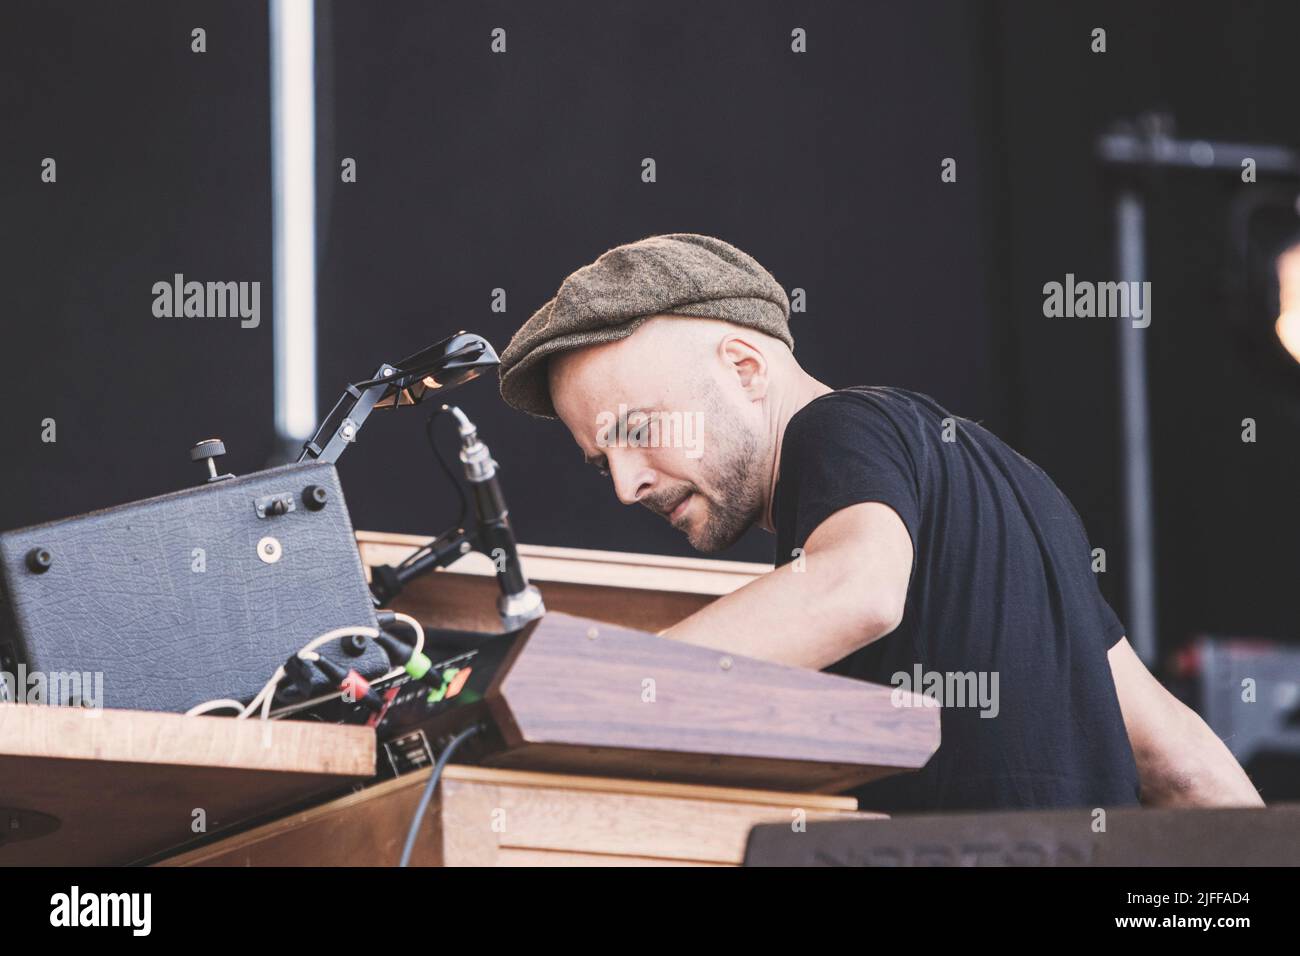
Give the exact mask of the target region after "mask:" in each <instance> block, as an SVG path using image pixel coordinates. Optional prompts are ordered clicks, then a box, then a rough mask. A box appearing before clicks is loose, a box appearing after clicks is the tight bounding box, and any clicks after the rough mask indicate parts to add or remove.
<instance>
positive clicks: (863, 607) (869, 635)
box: [662, 501, 912, 670]
mask: <svg viewBox="0 0 1300 956" xmlns="http://www.w3.org/2000/svg"><path fill="white" fill-rule="evenodd" d="M911 575H912V539H911V536H910V535H909V534H908V533H907V527H906V526H905V525H904V524H903V521H902V519H901V518H899V517H898V514H897V513H896V512H895V511H894V509H892V508H890V507H889V506H888V505H884V504H880V503H878V502H874V501H870V502H863V503H861V504H856V505H851V506H849V507H848V508H843V509H841V510H840V511H837V512H835V514H833V515H831V516H830V517H829V518H827V519H826V520H825V521H823V522H822V523H821V524H820V525H818V527H817V529H816V530H815V531H814V532H813V533H812V534H811V535H810V536H809V537H808V541H807V542H806V544H805V545H804V553H803V556H802V559H800V560H796V561H794V562H792V563H790V564H786V565H783V566H781V567H779V568H777V569H776V570H774V571H771V572H769V573H767V574H765V575H763V576H762V577H760V578H757V579H756V580H754V581H751V582H750V583H749V584H746V585H745V586H744V587H742V588H739V589H737V590H735V591H733V592H732V593H730V594H728V595H725V596H723V597H721V598H719V599H718V600H716V601H714V602H713V603H712V604H710V605H709V606H708V607H705V608H703V609H701V610H699V611H697V612H696V613H694V614H692V615H691V616H690V617H688V618H686V619H685V620H683V621H680V622H678V623H677V624H675V625H673V626H672V627H670V628H668V629H667V630H666V631H663V632H662V633H663V636H664V637H669V638H672V639H674V640H679V641H685V642H686V643H688V644H699V645H702V646H704V647H714V648H717V649H718V650H725V651H731V652H733V653H736V654H743V655H745V656H746V657H757V658H760V659H762V660H767V661H775V662H777V663H780V664H790V665H793V666H796V667H808V668H812V669H816V670H820V669H821V668H823V667H826V666H828V665H830V664H834V663H835V662H836V661H838V660H840V659H842V658H844V657H847V656H848V655H849V654H851V653H852V652H853V651H855V650H857V649H858V648H859V647H862V646H864V645H866V644H869V643H871V642H872V641H874V640H876V639H877V638H879V637H883V636H884V635H886V634H888V633H889V632H890V631H892V630H894V628H896V627H898V625H899V622H900V621H902V619H903V608H904V605H905V604H906V603H907V586H908V582H909V580H910V579H911Z"/></svg>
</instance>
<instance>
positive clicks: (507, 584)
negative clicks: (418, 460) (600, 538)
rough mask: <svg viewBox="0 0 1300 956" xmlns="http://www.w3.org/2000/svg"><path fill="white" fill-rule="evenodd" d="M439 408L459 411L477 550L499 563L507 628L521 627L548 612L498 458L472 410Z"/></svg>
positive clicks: (462, 457) (462, 458) (499, 604)
mask: <svg viewBox="0 0 1300 956" xmlns="http://www.w3.org/2000/svg"><path fill="white" fill-rule="evenodd" d="M441 411H443V412H450V413H451V414H452V415H453V416H455V418H456V422H457V426H458V429H459V432H460V456H459V457H460V461H461V464H462V465H464V467H465V480H466V481H468V482H469V483H470V486H471V488H472V489H473V493H474V512H475V515H476V517H477V522H478V528H477V534H476V538H477V542H476V543H477V545H478V550H479V551H481V552H482V553H483V554H485V555H487V556H488V557H489V558H490V559H491V560H492V563H493V564H494V565H495V566H496V573H497V584H498V586H499V587H500V588H501V594H500V596H498V597H497V613H498V614H499V615H500V616H501V623H502V625H503V626H504V627H505V629H506V630H507V631H515V630H518V629H519V628H521V627H523V626H524V625H525V624H527V623H528V622H529V621H532V620H535V619H536V618H539V617H541V616H542V615H543V614H545V613H546V606H545V605H544V604H543V603H542V594H541V592H540V591H538V590H537V588H535V587H534V586H533V585H531V584H529V583H528V578H527V577H526V576H525V575H524V569H523V565H521V564H520V563H519V549H518V547H517V546H516V542H515V533H514V529H513V528H511V527H510V510H509V508H507V507H506V499H505V495H503V494H502V492H501V484H500V482H498V481H497V463H496V462H495V461H494V460H493V458H492V452H491V451H490V450H489V449H488V446H487V445H486V444H484V443H483V440H482V439H481V438H479V437H478V428H477V427H476V426H475V425H474V423H473V422H472V421H470V420H469V416H468V415H466V414H465V413H464V412H462V411H461V410H460V409H459V408H457V407H456V406H455V405H443V406H442V408H441Z"/></svg>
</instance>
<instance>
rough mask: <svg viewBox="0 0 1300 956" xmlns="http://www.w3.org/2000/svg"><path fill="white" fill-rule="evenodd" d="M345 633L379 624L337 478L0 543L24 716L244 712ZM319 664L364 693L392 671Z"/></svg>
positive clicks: (308, 476) (8, 668)
mask: <svg viewBox="0 0 1300 956" xmlns="http://www.w3.org/2000/svg"><path fill="white" fill-rule="evenodd" d="M353 625H363V626H368V627H375V626H376V620H375V611H374V604H373V601H372V600H371V597H370V591H369V588H368V587H367V585H366V580H365V572H364V570H363V569H362V566H361V558H360V555H359V553H358V551H357V545H356V538H355V536H354V534H353V529H352V520H351V518H350V517H349V515H348V510H347V506H346V504H345V503H344V500H343V491H342V488H341V487H340V485H339V479H338V473H337V472H336V471H335V469H334V466H333V465H331V464H323V463H319V462H308V463H304V464H296V465H286V466H284V467H281V468H272V469H268V470H266V471H261V472H256V473H253V474H249V475H244V476H241V477H238V478H235V477H230V478H224V479H221V480H215V481H211V482H209V483H208V484H205V485H202V486H200V487H197V488H190V489H186V490H183V491H177V492H173V493H171V494H167V495H162V496H160V497H157V498H149V499H146V500H144V501H136V502H132V503H130V504H125V505H120V506H118V507H114V508H108V509H105V510H103V511H96V512H92V513H90V514H86V515H81V516H79V517H75V518H68V519H65V520H62V521H53V522H49V523H47V524H41V525H33V526H32V527H28V528H21V529H18V530H15V531H7V532H4V533H3V534H0V659H2V660H3V661H4V666H3V670H4V671H5V672H6V674H7V675H8V676H7V683H9V685H10V688H11V689H12V690H16V692H17V693H16V699H18V700H20V701H21V700H24V699H27V700H32V698H33V696H34V695H35V694H36V693H37V691H38V689H39V690H40V691H41V692H42V693H43V694H44V695H45V699H44V700H43V701H40V702H44V703H56V704H80V705H82V706H104V707H113V708H132V709H139V710H160V711H185V710H188V709H189V708H191V707H193V706H194V705H195V704H199V703H202V702H203V701H205V700H210V699H213V698H218V697H228V698H233V699H236V700H243V701H246V700H249V699H251V698H252V697H253V696H254V695H255V694H256V693H257V692H258V691H259V690H260V689H261V688H262V686H263V685H264V684H265V683H266V681H267V680H268V679H269V678H270V677H271V675H272V674H273V673H274V672H275V669H276V668H277V667H278V666H279V665H281V664H283V663H284V661H285V659H286V658H288V657H289V656H290V655H291V654H293V653H294V652H295V651H297V650H298V649H299V648H301V647H302V646H303V645H304V644H306V643H307V642H308V641H310V640H311V639H312V638H314V637H317V636H319V635H320V634H322V633H324V632H326V631H329V630H332V629H333V628H337V627H344V626H353ZM322 652H323V653H324V655H325V656H326V657H328V658H330V659H331V660H335V661H336V662H338V663H340V664H341V665H342V666H343V667H344V669H345V670H346V669H348V668H353V669H355V670H356V671H358V672H359V673H360V674H362V675H363V676H365V677H367V678H373V677H377V676H379V675H381V674H383V673H384V672H385V671H386V670H387V669H388V667H389V664H388V660H387V657H386V655H385V654H384V653H383V651H382V649H380V648H379V647H377V646H376V645H375V644H374V643H373V642H367V643H366V646H365V651H364V654H363V655H362V656H360V657H356V658H352V657H347V656H345V655H344V653H343V650H342V648H341V646H340V645H338V644H337V643H334V644H331V645H328V647H327V648H325V649H323V650H322ZM97 675H100V676H97ZM96 681H100V683H99V684H96ZM98 688H102V689H98ZM314 694H315V689H314V688H313V696H314ZM24 695H26V696H24ZM96 696H98V697H99V698H100V699H98V700H96V699H95V697H96Z"/></svg>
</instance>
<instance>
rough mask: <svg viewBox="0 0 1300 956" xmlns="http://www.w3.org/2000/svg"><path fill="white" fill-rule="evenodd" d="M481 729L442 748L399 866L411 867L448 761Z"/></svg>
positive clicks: (467, 731) (473, 728)
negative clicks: (421, 829) (457, 749)
mask: <svg viewBox="0 0 1300 956" xmlns="http://www.w3.org/2000/svg"><path fill="white" fill-rule="evenodd" d="M481 729H482V727H481V726H480V725H479V724H473V725H472V726H469V727H466V728H465V729H464V730H462V731H461V732H460V733H459V734H457V735H456V736H455V737H453V738H451V742H450V743H448V744H447V746H446V747H443V748H442V753H440V754H438V762H437V763H435V764H434V765H433V773H431V774H429V782H428V783H427V784H425V787H424V794H423V795H422V796H421V797H420V805H419V806H418V807H416V808H415V818H414V819H413V820H411V829H410V830H408V831H407V833H406V845H405V846H403V847H402V860H401V862H400V863H398V864H397V865H398V866H410V865H411V851H412V850H413V849H415V838H416V837H417V836H419V835H420V824H421V823H423V822H424V815H425V813H426V812H428V810H429V802H430V801H431V800H432V799H433V792H434V791H435V790H437V789H438V778H440V777H441V776H442V768H443V767H445V766H447V761H448V760H450V759H451V755H452V754H453V753H455V752H456V748H457V747H459V746H460V745H461V744H462V743H464V742H465V741H466V740H468V739H469V738H470V737H473V736H474V735H475V734H476V733H478V732H479V731H480V730H481Z"/></svg>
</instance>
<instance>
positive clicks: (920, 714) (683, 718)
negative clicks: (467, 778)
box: [487, 613, 939, 790]
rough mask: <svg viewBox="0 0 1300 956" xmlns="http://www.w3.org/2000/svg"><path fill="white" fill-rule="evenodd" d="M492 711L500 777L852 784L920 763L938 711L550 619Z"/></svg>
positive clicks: (510, 668)
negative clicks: (530, 774) (519, 770)
mask: <svg viewBox="0 0 1300 956" xmlns="http://www.w3.org/2000/svg"><path fill="white" fill-rule="evenodd" d="M501 673H502V674H503V675H504V676H503V677H502V678H501V679H500V680H499V682H498V683H497V684H494V686H493V687H492V688H491V689H489V691H488V695H487V696H488V701H489V706H490V708H491V711H492V714H493V717H494V718H495V720H496V724H497V727H498V729H499V730H500V732H501V734H502V737H503V739H504V741H505V743H506V747H507V751H508V752H507V753H505V754H499V755H495V756H493V757H491V758H489V762H492V763H494V764H495V765H497V766H514V767H526V766H530V765H533V764H532V763H531V762H532V761H533V760H534V758H537V759H538V760H539V761H540V762H538V763H537V764H536V766H542V767H546V768H548V769H553V770H563V771H568V772H588V771H590V770H593V769H594V770H596V771H597V772H614V771H617V770H618V769H619V768H627V769H628V771H629V772H635V773H636V775H637V776H645V775H651V776H653V775H662V776H664V777H665V778H667V779H678V780H692V779H694V780H712V781H717V782H725V783H728V784H732V785H736V784H747V785H752V784H759V785H763V786H768V787H772V788H777V789H783V790H815V789H829V788H831V787H833V786H838V787H849V786H853V785H856V784H859V783H864V782H867V781H869V780H874V779H877V778H879V777H881V776H884V775H886V774H889V773H895V772H898V771H902V770H914V769H917V768H919V767H922V766H924V765H925V763H926V762H927V761H928V760H929V759H930V757H931V756H932V755H933V753H934V752H935V750H936V749H937V748H938V746H939V712H938V710H937V709H936V708H933V707H922V706H920V703H921V698H920V697H919V696H916V695H911V697H912V703H913V704H914V705H915V706H909V707H903V706H898V705H897V704H896V703H895V697H896V695H897V694H898V693H899V692H898V691H897V690H896V689H893V688H887V687H881V686H878V685H874V684H869V683H866V682H863V681H858V680H852V679H850V678H847V677H840V676H836V675H833V674H823V673H820V672H818V671H812V670H805V669H802V668H796V667H786V666H783V665H780V664H773V663H770V662H767V661H759V660H755V659H753V658H747V657H741V656H739V655H733V654H726V653H723V652H720V651H715V650H711V649H708V648H702V647H697V646H694V645H688V644H681V643H678V642H676V641H666V640H662V639H659V638H655V637H653V636H652V635H647V634H644V633H640V632H637V631H631V630H628V629H625V628H621V627H616V626H612V625H603V624H602V625H594V624H593V623H592V622H590V621H585V620H582V619H580V618H573V617H569V616H567V615H564V614H560V613H549V614H547V615H546V617H545V618H544V619H543V620H542V621H540V622H539V623H538V624H537V625H536V626H535V628H534V630H533V631H532V632H531V634H529V635H527V636H526V637H525V638H523V639H521V641H520V642H519V643H518V644H517V645H516V649H515V651H514V656H513V658H512V659H511V660H508V661H507V664H506V665H504V666H503V667H502V668H501Z"/></svg>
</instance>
